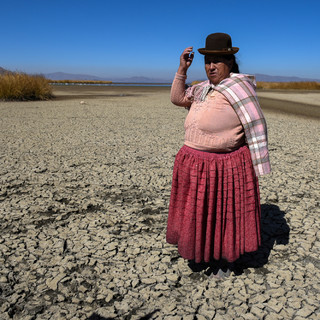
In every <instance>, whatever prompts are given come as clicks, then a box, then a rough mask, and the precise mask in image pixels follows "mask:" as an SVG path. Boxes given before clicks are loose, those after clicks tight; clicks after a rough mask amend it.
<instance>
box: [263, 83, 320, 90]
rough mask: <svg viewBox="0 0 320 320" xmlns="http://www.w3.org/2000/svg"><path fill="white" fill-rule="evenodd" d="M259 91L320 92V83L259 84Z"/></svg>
mask: <svg viewBox="0 0 320 320" xmlns="http://www.w3.org/2000/svg"><path fill="white" fill-rule="evenodd" d="M257 89H281V90H320V82H315V81H314V82H313V81H310V82H308V81H305V82H304V81H303V82H302V81H301V82H257Z"/></svg>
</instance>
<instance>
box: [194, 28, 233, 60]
mask: <svg viewBox="0 0 320 320" xmlns="http://www.w3.org/2000/svg"><path fill="white" fill-rule="evenodd" d="M198 51H199V52H200V53H201V54H208V55H211V54H234V53H236V52H238V51H239V48H237V47H232V40H231V37H230V36H229V35H228V34H226V33H212V34H209V35H208V36H207V39H206V47H205V48H201V49H198Z"/></svg>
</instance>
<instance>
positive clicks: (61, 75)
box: [0, 67, 320, 83]
mask: <svg viewBox="0 0 320 320" xmlns="http://www.w3.org/2000/svg"><path fill="white" fill-rule="evenodd" d="M8 72H9V73H10V72H11V71H9V70H6V69H4V68H2V67H0V75H1V74H5V73H8ZM42 75H43V76H44V77H46V78H47V79H49V80H92V81H112V82H127V83H171V82H172V79H158V78H149V77H143V76H133V77H121V78H116V77H110V78H107V77H98V76H94V75H88V74H73V73H66V72H52V73H44V74H42ZM254 76H255V77H256V81H259V82H301V81H302V82H304V81H316V82H320V79H311V78H302V77H296V76H272V75H266V74H261V73H256V74H254ZM193 80H196V79H192V80H189V81H190V82H191V81H193Z"/></svg>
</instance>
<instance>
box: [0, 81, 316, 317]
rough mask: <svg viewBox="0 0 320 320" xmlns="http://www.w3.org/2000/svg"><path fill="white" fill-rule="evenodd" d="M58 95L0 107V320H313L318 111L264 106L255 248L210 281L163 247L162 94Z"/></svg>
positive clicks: (173, 133)
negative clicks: (265, 143)
mask: <svg viewBox="0 0 320 320" xmlns="http://www.w3.org/2000/svg"><path fill="white" fill-rule="evenodd" d="M97 90H98V91H97ZM55 93H56V95H57V99H56V100H54V101H47V102H22V103H15V102H10V103H9V102H1V103H0V123H1V126H0V128H1V133H0V152H1V153H0V157H1V163H0V164H1V165H0V179H1V180H0V181H1V189H0V231H1V232H0V315H1V316H0V318H1V319H270V320H271V319H272V320H273V319H297V320H298V319H319V316H320V309H319V301H320V285H319V283H320V260H319V254H320V242H319V240H320V232H319V230H320V222H319V155H320V150H319V148H320V144H319V136H318V135H317V134H316V133H317V132H318V130H319V120H317V119H313V118H312V117H313V114H312V112H313V111H314V110H315V109H312V108H317V106H311V107H312V108H311V109H310V110H311V111H310V112H311V114H305V115H304V116H299V115H297V114H294V113H286V112H285V110H282V111H281V107H279V108H280V111H278V109H277V111H274V109H273V108H270V107H269V108H268V107H266V106H265V105H263V108H264V113H265V116H266V119H267V122H268V128H269V139H270V153H271V161H272V167H273V171H272V174H270V175H268V176H266V177H263V178H261V179H260V189H261V203H262V240H263V244H262V247H261V249H260V250H259V251H258V252H257V253H254V254H251V255H246V256H244V257H243V259H242V260H241V261H239V263H238V267H239V271H238V272H237V274H232V276H231V277H230V278H229V279H227V280H225V281H217V280H214V279H213V278H210V276H208V275H207V273H206V269H205V266H204V267H203V268H200V267H198V268H194V267H192V266H189V265H188V261H185V260H184V259H182V258H181V257H180V256H179V255H178V253H177V250H176V248H175V247H174V246H171V245H168V244H166V242H165V229H166V218H167V208H168V201H169V196H170V184H171V174H172V167H173V161H174V156H175V154H176V153H177V151H178V150H179V148H180V147H181V146H182V143H183V122H184V118H185V116H186V110H185V109H183V108H178V107H175V106H173V105H172V104H171V103H170V101H169V95H168V94H169V88H160V89H157V88H138V87H137V88H125V87H110V88H108V90H105V89H101V88H100V89H95V88H85V89H79V88H76V87H72V88H64V87H63V88H57V89H55ZM264 99H269V100H270V98H269V97H268V98H265V97H264ZM265 101H267V100H265ZM270 101H271V100H270ZM272 101H277V103H278V104H276V105H279V106H280V105H282V101H281V100H275V99H272ZM272 103H273V102H271V105H272ZM262 104H263V103H262ZM102 317H103V318H102Z"/></svg>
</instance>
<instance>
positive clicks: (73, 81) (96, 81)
mask: <svg viewBox="0 0 320 320" xmlns="http://www.w3.org/2000/svg"><path fill="white" fill-rule="evenodd" d="M49 82H50V83H56V84H60V83H61V84H69V83H70V84H111V83H112V81H100V80H49Z"/></svg>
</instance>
